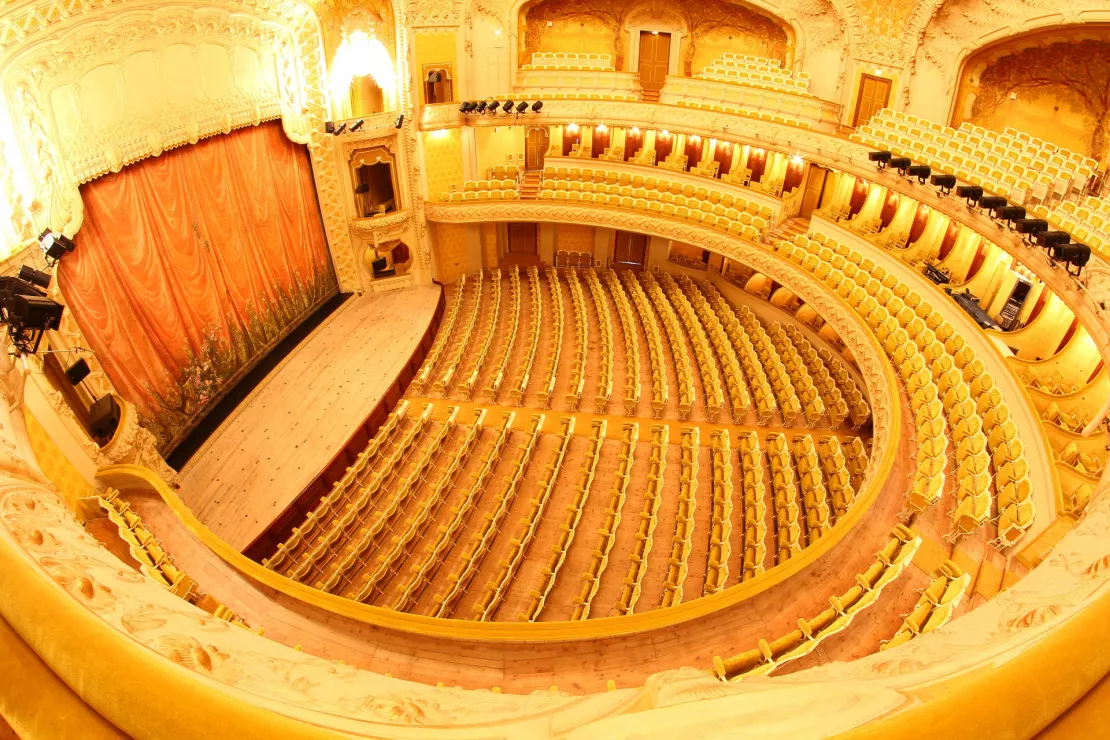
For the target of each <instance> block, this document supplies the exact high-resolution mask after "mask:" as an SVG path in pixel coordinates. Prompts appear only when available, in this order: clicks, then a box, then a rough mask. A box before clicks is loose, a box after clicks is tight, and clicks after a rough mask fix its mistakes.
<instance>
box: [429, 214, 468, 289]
mask: <svg viewBox="0 0 1110 740" xmlns="http://www.w3.org/2000/svg"><path fill="white" fill-rule="evenodd" d="M431 227H432V228H431V233H432V244H433V249H434V250H435V258H436V275H435V277H436V280H438V281H440V282H441V283H445V284H446V283H451V282H454V281H455V280H457V279H458V278H459V276H461V275H463V274H464V273H466V272H467V269H466V266H467V261H468V260H467V247H466V225H465V224H445V223H432V224H431Z"/></svg>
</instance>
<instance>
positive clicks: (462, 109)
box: [459, 100, 473, 114]
mask: <svg viewBox="0 0 1110 740" xmlns="http://www.w3.org/2000/svg"><path fill="white" fill-rule="evenodd" d="M471 105H473V104H472V103H471V102H470V101H469V100H467V101H465V102H464V103H463V104H462V105H460V106H459V113H464V114H465V113H470V106H471Z"/></svg>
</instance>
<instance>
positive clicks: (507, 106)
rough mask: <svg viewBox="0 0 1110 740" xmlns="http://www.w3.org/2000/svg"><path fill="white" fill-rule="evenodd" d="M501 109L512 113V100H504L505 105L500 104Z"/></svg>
mask: <svg viewBox="0 0 1110 740" xmlns="http://www.w3.org/2000/svg"><path fill="white" fill-rule="evenodd" d="M501 110H503V111H505V112H506V113H512V112H513V101H511V100H506V101H505V105H503V106H501Z"/></svg>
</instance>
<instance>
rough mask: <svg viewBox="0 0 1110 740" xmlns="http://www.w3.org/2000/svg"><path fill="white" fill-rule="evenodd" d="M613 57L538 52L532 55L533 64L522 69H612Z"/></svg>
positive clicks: (608, 55)
mask: <svg viewBox="0 0 1110 740" xmlns="http://www.w3.org/2000/svg"><path fill="white" fill-rule="evenodd" d="M612 68H613V56H612V55H611V54H577V53H574V52H563V51H553V52H536V53H534V54H532V63H531V64H525V65H523V66H522V67H521V69H523V70H532V69H570V70H583V69H612Z"/></svg>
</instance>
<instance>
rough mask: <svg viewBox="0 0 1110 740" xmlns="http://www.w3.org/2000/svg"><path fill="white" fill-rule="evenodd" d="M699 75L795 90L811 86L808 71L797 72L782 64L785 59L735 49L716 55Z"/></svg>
mask: <svg viewBox="0 0 1110 740" xmlns="http://www.w3.org/2000/svg"><path fill="white" fill-rule="evenodd" d="M695 77H700V78H702V79H706V80H716V81H717V82H731V83H733V84H737V85H747V86H749V87H765V88H769V89H771V90H779V91H782V92H791V93H806V92H808V88H809V75H808V74H806V73H805V72H802V73H801V74H799V75H797V76H794V75H793V74H791V73H790V72H789V71H788V70H784V69H783V68H782V62H781V61H779V60H778V59H767V58H766V57H753V56H747V55H742V54H733V53H731V52H729V53H725V54H724V55H722V56H721V57H720V58H718V59H715V60H714V61H713V62H712V63H711V64H709V65H707V66H706V67H705V68H704V69H703V70H702V71H701V72H699V73H698V74H697V75H695Z"/></svg>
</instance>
